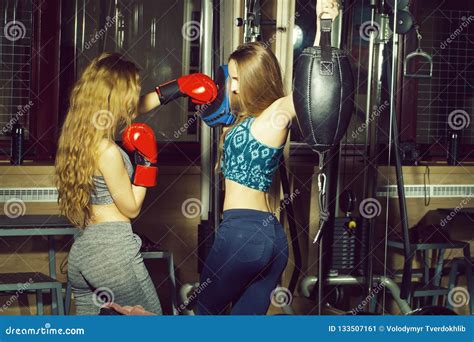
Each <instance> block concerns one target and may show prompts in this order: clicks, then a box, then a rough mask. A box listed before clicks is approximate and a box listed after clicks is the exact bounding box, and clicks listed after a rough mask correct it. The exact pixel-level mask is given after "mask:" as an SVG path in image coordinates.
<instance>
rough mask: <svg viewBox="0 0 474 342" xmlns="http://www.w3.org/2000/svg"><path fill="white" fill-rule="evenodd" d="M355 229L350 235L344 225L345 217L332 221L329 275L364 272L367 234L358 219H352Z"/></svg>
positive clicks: (346, 220)
mask: <svg viewBox="0 0 474 342" xmlns="http://www.w3.org/2000/svg"><path fill="white" fill-rule="evenodd" d="M352 219H354V220H355V221H356V222H357V227H356V228H355V229H354V230H353V232H352V233H351V232H350V231H349V229H348V228H346V227H345V224H346V223H347V222H348V221H349V219H348V218H347V217H336V218H335V219H334V236H333V244H332V260H331V267H330V269H329V270H330V271H329V274H330V275H334V276H335V275H352V276H360V275H364V274H365V271H366V262H365V259H366V256H367V252H368V251H367V243H366V241H367V236H368V234H367V232H366V231H364V229H363V227H362V220H360V218H352Z"/></svg>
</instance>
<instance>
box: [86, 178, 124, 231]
mask: <svg viewBox="0 0 474 342" xmlns="http://www.w3.org/2000/svg"><path fill="white" fill-rule="evenodd" d="M94 176H102V173H100V172H98V171H96V172H94ZM115 221H125V222H130V218H128V217H127V216H125V215H124V214H122V212H121V211H120V210H119V209H118V208H117V206H116V205H115V203H111V204H100V205H92V217H91V224H95V223H104V222H115Z"/></svg>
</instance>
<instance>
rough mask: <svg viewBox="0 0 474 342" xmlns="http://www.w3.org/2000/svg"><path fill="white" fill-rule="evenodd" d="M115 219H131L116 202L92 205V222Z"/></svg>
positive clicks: (113, 220) (128, 220)
mask: <svg viewBox="0 0 474 342" xmlns="http://www.w3.org/2000/svg"><path fill="white" fill-rule="evenodd" d="M115 221H125V222H130V219H129V218H128V217H127V216H125V215H123V214H122V213H121V212H120V210H119V209H118V208H117V206H116V205H115V204H114V203H112V204H101V205H92V217H91V223H92V224H94V223H103V222H115Z"/></svg>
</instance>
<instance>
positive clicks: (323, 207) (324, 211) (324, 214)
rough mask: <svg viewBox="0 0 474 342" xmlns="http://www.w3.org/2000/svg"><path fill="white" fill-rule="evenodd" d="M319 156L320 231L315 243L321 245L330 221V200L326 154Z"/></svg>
mask: <svg viewBox="0 0 474 342" xmlns="http://www.w3.org/2000/svg"><path fill="white" fill-rule="evenodd" d="M318 154H319V171H320V172H319V174H318V188H319V189H318V190H319V201H318V202H319V203H318V206H319V230H318V232H317V233H316V237H315V238H314V241H313V243H317V244H319V241H320V240H321V237H322V236H323V235H322V234H323V229H324V227H325V224H326V222H327V221H328V220H329V211H328V199H327V195H326V190H327V184H328V182H327V180H326V174H325V173H324V172H323V165H324V158H325V155H326V154H325V153H318Z"/></svg>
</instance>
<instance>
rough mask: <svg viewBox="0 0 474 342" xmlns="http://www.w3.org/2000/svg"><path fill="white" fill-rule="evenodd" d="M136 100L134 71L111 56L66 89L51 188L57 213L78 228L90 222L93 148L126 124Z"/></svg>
mask: <svg viewBox="0 0 474 342" xmlns="http://www.w3.org/2000/svg"><path fill="white" fill-rule="evenodd" d="M139 95H140V79H139V69H138V68H137V66H136V65H135V64H134V63H132V62H129V61H126V60H124V59H123V58H122V56H121V55H119V54H116V53H103V54H101V55H100V56H99V57H97V58H95V59H93V60H92V61H91V63H90V64H89V65H88V66H87V67H86V68H85V70H84V72H83V73H82V75H81V77H80V78H79V80H78V81H77V82H76V83H75V85H74V87H73V89H72V92H71V95H70V105H69V109H68V112H67V116H66V119H65V121H64V124H63V126H62V129H61V135H60V138H59V142H58V150H57V154H56V161H55V184H56V187H57V188H58V193H59V196H58V205H59V209H60V211H61V213H62V214H63V215H65V216H66V217H67V218H68V219H69V220H70V221H71V222H72V223H73V224H74V225H76V226H78V227H80V228H84V227H85V226H86V225H87V224H88V223H89V220H90V218H91V210H92V208H91V205H90V195H91V192H92V191H94V183H93V180H92V176H93V174H94V171H95V170H96V168H97V159H98V147H99V144H100V142H101V140H102V139H104V138H106V139H110V140H113V139H115V134H116V132H117V130H120V129H122V128H124V127H125V126H128V125H130V124H131V122H132V117H133V116H134V115H135V114H136V113H137V105H138V99H139Z"/></svg>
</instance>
